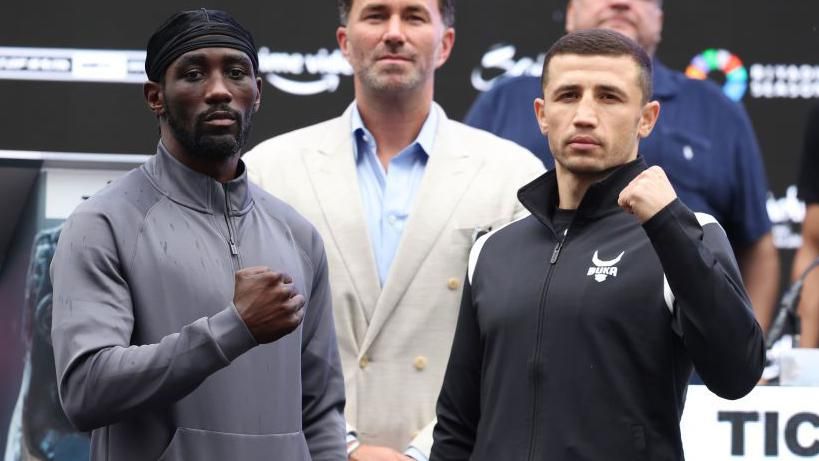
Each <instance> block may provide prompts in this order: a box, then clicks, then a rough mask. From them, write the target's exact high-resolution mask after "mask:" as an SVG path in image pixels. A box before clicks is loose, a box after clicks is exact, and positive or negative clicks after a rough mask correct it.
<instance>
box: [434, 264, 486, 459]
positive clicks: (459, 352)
mask: <svg viewBox="0 0 819 461" xmlns="http://www.w3.org/2000/svg"><path fill="white" fill-rule="evenodd" d="M482 353H483V345H482V344H481V336H480V329H479V326H478V321H477V317H476V312H475V306H474V304H473V302H472V287H471V284H470V282H469V279H468V278H467V280H466V281H465V282H464V291H463V296H462V298H461V309H460V314H459V315H458V324H457V326H456V328H455V339H454V340H453V343H452V352H451V354H450V356H449V363H448V364H447V369H446V374H445V375H444V384H443V386H442V388H441V394H440V396H439V397H438V406H437V416H438V422H437V424H436V425H435V430H434V431H433V440H434V442H433V445H432V452H431V454H430V458H429V459H430V461H459V460H463V461H466V460H468V459H469V458H470V456H471V454H472V449H473V448H474V446H475V435H476V433H477V428H478V421H479V420H480V416H481V411H480V388H481V362H482Z"/></svg>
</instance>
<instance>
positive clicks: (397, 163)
mask: <svg viewBox="0 0 819 461" xmlns="http://www.w3.org/2000/svg"><path fill="white" fill-rule="evenodd" d="M352 122H353V123H352V130H353V140H354V142H353V153H354V155H355V162H356V170H357V173H358V187H359V190H360V191H361V201H362V204H363V205H364V218H365V219H366V221H367V230H368V231H369V234H370V243H371V244H372V248H373V255H374V256H375V262H376V266H377V268H378V277H379V279H380V280H381V286H384V282H385V281H386V280H387V275H388V274H389V272H390V266H391V265H392V260H393V258H395V253H396V251H397V250H398V243H399V242H400V241H401V234H402V233H403V231H404V226H405V225H406V223H407V219H408V218H409V213H410V210H411V209H412V204H413V203H414V201H415V196H416V195H418V189H419V188H420V186H421V179H422V178H423V176H424V170H425V168H426V165H427V160H429V153H430V152H432V144H433V142H434V141H435V133H436V132H437V130H438V113H437V111H436V109H435V107H430V111H429V115H427V118H426V120H425V121H424V125H423V126H422V127H421V131H420V132H419V133H418V137H417V138H415V141H413V142H412V143H411V144H410V145H409V146H407V147H405V148H404V149H403V150H402V151H401V152H399V153H398V155H396V156H395V157H393V158H392V160H390V163H389V164H388V167H387V171H384V167H383V166H382V165H381V162H380V161H379V160H378V155H377V152H378V147H377V146H376V144H375V138H374V137H373V135H372V133H370V131H369V130H367V128H366V127H365V126H364V121H363V120H361V114H359V112H358V106H356V105H355V102H354V103H353V117H352Z"/></svg>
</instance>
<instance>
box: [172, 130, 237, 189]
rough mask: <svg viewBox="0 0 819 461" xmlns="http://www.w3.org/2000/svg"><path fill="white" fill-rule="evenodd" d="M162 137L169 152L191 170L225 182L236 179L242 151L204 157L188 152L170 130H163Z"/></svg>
mask: <svg viewBox="0 0 819 461" xmlns="http://www.w3.org/2000/svg"><path fill="white" fill-rule="evenodd" d="M161 139H162V144H163V145H164V146H165V149H167V151H168V153H170V154H171V155H172V156H173V158H175V159H176V160H178V161H179V163H181V164H183V165H185V166H187V167H188V168H190V169H191V170H193V171H196V172H198V173H202V174H204V175H207V176H210V177H211V178H213V179H215V180H216V181H219V182H220V183H223V184H224V183H227V182H229V181H232V180H233V179H236V174H237V173H238V170H239V157H240V156H241V153H240V152H237V153H235V154H233V155H231V156H230V157H225V158H221V159H211V158H202V157H199V156H196V155H192V154H191V153H190V152H188V151H187V150H186V149H185V148H184V147H183V146H182V145H181V144H180V143H179V141H178V140H177V139H176V138H175V137H173V136H172V135H171V134H169V133H168V130H162V136H161Z"/></svg>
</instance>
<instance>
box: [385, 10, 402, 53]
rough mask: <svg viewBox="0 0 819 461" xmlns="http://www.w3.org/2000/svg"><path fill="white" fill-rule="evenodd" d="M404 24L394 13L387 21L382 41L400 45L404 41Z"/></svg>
mask: <svg viewBox="0 0 819 461" xmlns="http://www.w3.org/2000/svg"><path fill="white" fill-rule="evenodd" d="M404 40H405V37H404V25H403V23H402V20H401V16H400V15H397V14H394V15H392V16H390V19H389V21H387V30H385V31H384V41H385V42H387V44H390V45H393V46H394V45H401V44H403V43H404Z"/></svg>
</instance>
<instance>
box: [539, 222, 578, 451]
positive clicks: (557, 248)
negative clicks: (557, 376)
mask: <svg viewBox="0 0 819 461" xmlns="http://www.w3.org/2000/svg"><path fill="white" fill-rule="evenodd" d="M569 227H571V224H569ZM569 227H567V228H566V230H565V231H564V232H563V236H562V237H561V238H560V239H559V240H558V241H557V242H556V243H555V246H554V248H553V249H552V255H551V257H550V258H549V269H548V272H547V273H546V279H545V280H544V281H543V287H542V288H541V289H540V302H539V303H538V315H537V336H536V339H535V356H534V358H533V362H532V366H533V367H534V370H533V371H534V372H533V373H532V429H531V431H530V433H529V458H528V459H529V461H532V460H534V456H535V451H536V450H535V441H536V440H537V432H538V431H537V426H538V424H537V407H538V401H537V400H538V399H537V396H538V385H539V379H538V370H537V368H538V366H539V363H540V349H541V343H542V341H543V317H545V314H546V313H545V312H544V311H545V307H544V301H545V300H546V293H547V292H548V291H549V283H550V282H551V280H552V273H554V269H555V265H556V264H557V260H558V258H560V251H561V250H562V249H563V244H564V243H565V241H566V236H567V235H568V233H569Z"/></svg>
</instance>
